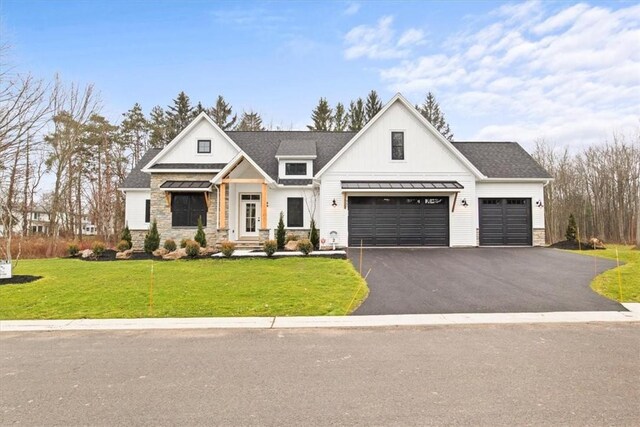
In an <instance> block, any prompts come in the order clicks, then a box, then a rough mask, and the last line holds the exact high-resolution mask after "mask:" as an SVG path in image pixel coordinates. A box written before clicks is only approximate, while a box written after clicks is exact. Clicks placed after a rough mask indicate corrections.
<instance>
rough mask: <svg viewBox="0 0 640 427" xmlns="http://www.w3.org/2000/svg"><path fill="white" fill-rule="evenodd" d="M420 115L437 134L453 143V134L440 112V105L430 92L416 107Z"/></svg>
mask: <svg viewBox="0 0 640 427" xmlns="http://www.w3.org/2000/svg"><path fill="white" fill-rule="evenodd" d="M416 108H417V109H418V111H419V112H420V114H422V116H423V117H424V118H425V119H427V120H428V121H429V123H431V124H432V125H433V127H434V128H436V130H437V131H438V132H440V133H441V134H442V136H444V137H445V138H447V139H448V140H449V141H453V132H451V129H450V128H449V124H448V123H447V121H446V120H445V118H444V113H443V112H442V111H441V110H440V105H439V104H438V101H436V97H435V95H434V94H433V93H432V92H429V93H427V97H426V99H425V100H424V102H423V103H422V105H420V106H416Z"/></svg>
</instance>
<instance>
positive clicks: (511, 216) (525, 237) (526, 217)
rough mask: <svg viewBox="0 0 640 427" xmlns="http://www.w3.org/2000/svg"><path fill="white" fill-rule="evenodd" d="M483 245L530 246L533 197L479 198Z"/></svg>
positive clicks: (481, 241)
mask: <svg viewBox="0 0 640 427" xmlns="http://www.w3.org/2000/svg"><path fill="white" fill-rule="evenodd" d="M479 200H480V245H481V246H530V245H531V199H479Z"/></svg>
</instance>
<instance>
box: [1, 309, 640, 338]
mask: <svg viewBox="0 0 640 427" xmlns="http://www.w3.org/2000/svg"><path fill="white" fill-rule="evenodd" d="M624 306H625V308H627V309H629V310H630V311H578V312H553V313H468V314H467V313H455V314H400V315H386V316H307V317H192V318H162V319H155V318H143V319H77V320H0V332H29V331H34V332H35V331H107V330H151V329H290V328H368V327H385V326H386V327H389V326H443V325H480V324H524V323H529V324H536V323H591V322H640V304H624ZM629 306H631V307H629Z"/></svg>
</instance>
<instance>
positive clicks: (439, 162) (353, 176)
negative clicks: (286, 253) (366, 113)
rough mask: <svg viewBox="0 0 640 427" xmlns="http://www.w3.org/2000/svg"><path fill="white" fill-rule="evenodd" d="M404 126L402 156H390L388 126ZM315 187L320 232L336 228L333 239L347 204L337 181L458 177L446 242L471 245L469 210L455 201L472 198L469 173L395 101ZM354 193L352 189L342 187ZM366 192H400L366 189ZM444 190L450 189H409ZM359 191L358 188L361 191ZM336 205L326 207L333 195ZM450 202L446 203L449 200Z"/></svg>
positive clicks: (341, 233)
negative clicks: (317, 188) (396, 158)
mask: <svg viewBox="0 0 640 427" xmlns="http://www.w3.org/2000/svg"><path fill="white" fill-rule="evenodd" d="M392 131H403V132H404V157H405V160H403V161H393V160H391V132H392ZM320 178H321V190H320V207H321V210H319V211H320V212H321V215H320V235H321V238H325V239H326V240H327V241H330V239H329V233H330V232H331V231H336V232H337V233H338V239H339V243H340V244H341V245H346V244H347V242H348V209H346V208H345V207H344V204H343V194H342V188H341V184H340V181H344V180H353V181H365V180H372V181H383V180H389V181H393V180H395V181H412V180H416V181H458V182H459V183H460V184H462V185H463V186H464V189H463V190H462V191H461V192H460V193H459V194H458V198H457V201H456V206H455V210H454V212H451V209H450V210H449V211H450V221H449V223H450V245H451V246H474V245H475V244H476V239H475V224H476V220H475V212H474V210H473V209H472V208H465V207H463V206H462V205H461V200H462V199H465V198H466V199H467V201H471V200H474V199H475V176H474V175H473V173H472V172H471V171H469V169H468V168H467V167H466V166H465V165H464V164H463V163H462V161H460V159H458V158H457V157H456V155H455V154H454V153H452V152H451V151H450V150H449V149H447V147H445V146H444V145H443V143H442V142H441V141H440V140H438V139H437V137H436V136H435V135H433V134H432V133H431V132H430V131H429V130H428V129H427V128H426V127H425V126H424V125H423V124H422V123H421V122H420V121H418V119H417V118H416V117H414V116H413V115H412V114H411V113H410V112H409V111H408V110H407V109H406V107H404V106H403V105H402V104H400V103H399V102H397V103H395V104H394V105H392V106H391V107H390V108H389V109H388V110H387V112H386V113H385V114H384V116H382V117H380V118H379V119H378V120H377V121H376V122H375V123H374V124H373V126H372V127H370V128H369V129H367V131H366V132H365V133H364V134H363V135H362V136H361V137H360V139H359V140H357V141H356V142H355V143H354V144H353V145H352V146H351V147H350V148H349V149H347V150H346V151H345V152H344V153H343V154H342V156H340V157H339V158H338V159H337V160H336V162H335V163H333V164H332V165H331V166H330V167H329V168H328V169H327V170H326V171H325V173H324V174H323V175H321V177H320ZM348 194H351V195H355V194H356V193H348ZM367 194H368V195H371V196H383V195H402V193H367ZM411 194H412V195H416V194H424V195H438V196H444V195H449V196H450V204H452V203H453V199H454V197H453V193H428V192H425V193H411ZM361 195H362V194H361ZM334 199H335V200H336V203H337V205H338V206H336V207H335V208H334V207H332V206H331V205H332V203H333V200H334ZM450 208H451V206H450Z"/></svg>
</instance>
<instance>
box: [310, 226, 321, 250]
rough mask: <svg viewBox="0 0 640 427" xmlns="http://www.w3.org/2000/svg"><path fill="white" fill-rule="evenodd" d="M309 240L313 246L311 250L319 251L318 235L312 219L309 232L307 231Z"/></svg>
mask: <svg viewBox="0 0 640 427" xmlns="http://www.w3.org/2000/svg"><path fill="white" fill-rule="evenodd" d="M309 240H310V241H311V244H312V245H313V249H314V250H317V249H320V233H318V229H317V228H316V221H315V220H314V219H312V220H311V231H309Z"/></svg>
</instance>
